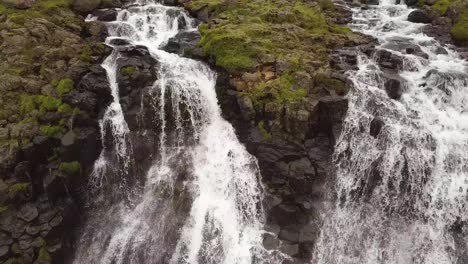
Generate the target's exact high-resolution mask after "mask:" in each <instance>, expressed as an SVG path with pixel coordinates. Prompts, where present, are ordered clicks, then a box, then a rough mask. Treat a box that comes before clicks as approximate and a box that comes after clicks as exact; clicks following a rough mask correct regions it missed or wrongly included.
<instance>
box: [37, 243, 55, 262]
mask: <svg viewBox="0 0 468 264" xmlns="http://www.w3.org/2000/svg"><path fill="white" fill-rule="evenodd" d="M51 261H52V259H51V257H50V255H49V252H48V251H47V247H46V246H45V245H44V246H42V247H41V248H40V249H39V254H38V256H37V260H36V262H38V263H50V262H51Z"/></svg>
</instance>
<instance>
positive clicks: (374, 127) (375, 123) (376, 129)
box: [369, 117, 385, 138]
mask: <svg viewBox="0 0 468 264" xmlns="http://www.w3.org/2000/svg"><path fill="white" fill-rule="evenodd" d="M384 126H385V122H384V121H383V120H382V119H381V118H380V117H375V118H374V119H372V121H371V123H370V130H369V134H370V135H371V136H372V137H374V138H377V136H378V135H379V134H380V131H381V130H382V127H384Z"/></svg>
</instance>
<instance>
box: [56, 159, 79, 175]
mask: <svg viewBox="0 0 468 264" xmlns="http://www.w3.org/2000/svg"><path fill="white" fill-rule="evenodd" d="M59 171H60V172H62V173H63V174H65V175H68V176H73V175H77V174H80V172H81V165H80V163H79V162H78V161H72V162H62V163H60V165H59Z"/></svg>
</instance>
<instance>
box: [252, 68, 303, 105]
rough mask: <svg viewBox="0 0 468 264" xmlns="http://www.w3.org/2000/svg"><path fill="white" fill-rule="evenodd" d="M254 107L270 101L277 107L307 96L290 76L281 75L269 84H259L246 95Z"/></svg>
mask: <svg viewBox="0 0 468 264" xmlns="http://www.w3.org/2000/svg"><path fill="white" fill-rule="evenodd" d="M246 95H247V96H249V97H250V99H251V100H252V102H253V104H254V105H259V104H262V103H263V102H264V101H265V100H270V97H272V101H273V102H274V103H276V104H278V105H283V104H288V103H293V102H297V101H299V100H300V99H302V98H304V97H305V96H306V95H307V91H306V89H304V88H303V87H298V86H297V84H296V80H295V79H294V78H293V77H292V75H291V74H283V75H281V76H280V77H278V78H276V79H275V80H273V81H271V82H268V83H266V82H260V83H257V84H256V85H255V87H253V88H252V89H251V90H249V91H248V92H247V93H246Z"/></svg>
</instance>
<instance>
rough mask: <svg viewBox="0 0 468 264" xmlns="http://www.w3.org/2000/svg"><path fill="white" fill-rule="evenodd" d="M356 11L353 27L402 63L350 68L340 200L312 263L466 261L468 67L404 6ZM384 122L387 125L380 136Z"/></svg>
mask: <svg viewBox="0 0 468 264" xmlns="http://www.w3.org/2000/svg"><path fill="white" fill-rule="evenodd" d="M353 11H354V19H353V21H354V22H353V24H352V25H351V26H352V27H353V28H354V30H357V31H360V32H363V33H365V34H368V35H371V36H374V37H376V38H377V39H378V40H379V43H380V45H379V46H378V47H377V49H383V50H387V51H390V52H391V53H392V54H395V55H397V56H401V57H402V61H403V63H402V66H401V72H400V73H399V74H396V73H389V72H388V71H387V72H386V71H382V70H380V68H379V65H378V62H377V61H376V59H377V58H376V57H375V56H374V57H370V58H369V57H367V56H365V55H361V56H360V57H359V62H358V66H359V69H358V70H356V71H352V72H349V77H350V78H351V80H352V81H353V83H354V89H353V90H352V91H351V92H350V94H349V110H348V113H347V116H346V120H345V124H344V129H343V131H342V134H341V137H340V139H339V140H338V142H337V144H336V149H335V153H334V162H335V165H336V182H335V185H334V191H335V192H336V195H337V199H336V203H335V206H334V208H333V209H332V210H331V212H329V213H328V214H326V215H325V223H324V226H323V229H322V231H321V236H320V240H319V241H318V243H317V245H316V247H315V253H314V259H313V261H314V262H313V263H320V264H338V263H339V264H364V263H368V264H378V263H385V264H402V263H405V264H407V263H420V264H423V263H424V264H449V263H457V264H462V263H468V250H467V248H468V226H467V224H468V223H467V221H468V211H467V209H468V70H467V67H468V63H467V62H466V61H464V60H462V59H460V58H459V56H458V54H457V53H456V52H455V51H453V50H451V49H446V51H447V54H443V52H442V53H441V52H440V50H441V45H440V44H439V43H438V42H437V41H436V40H434V39H433V38H431V37H428V36H426V35H424V34H423V33H422V31H421V28H422V27H423V26H424V25H423V24H415V23H411V22H409V21H407V17H408V14H409V13H410V12H411V11H413V10H412V9H410V8H408V7H407V6H406V5H405V4H399V5H396V4H394V3H390V2H382V3H380V5H378V6H370V7H369V9H367V10H363V9H359V8H356V9H354V10H353ZM399 43H400V44H399ZM401 43H406V44H405V45H407V44H408V43H409V45H412V48H413V49H415V50H417V49H418V48H420V49H421V51H422V52H423V53H425V54H427V56H425V55H423V56H419V55H418V54H415V53H411V54H408V53H410V52H407V51H405V48H401ZM425 57H426V58H425ZM389 74H394V75H395V76H398V78H400V80H401V83H402V86H403V90H404V93H403V96H402V97H401V99H399V100H393V99H390V98H389V96H388V95H387V94H386V92H385V89H384V80H385V78H384V77H385V76H387V77H388V75H389ZM395 76H394V77H395ZM376 118H377V119H380V120H381V121H383V123H384V126H383V127H382V130H381V131H380V133H379V134H378V136H377V137H373V136H371V135H370V133H369V131H370V127H371V122H372V121H373V120H377V119H376ZM374 122H375V121H374Z"/></svg>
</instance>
